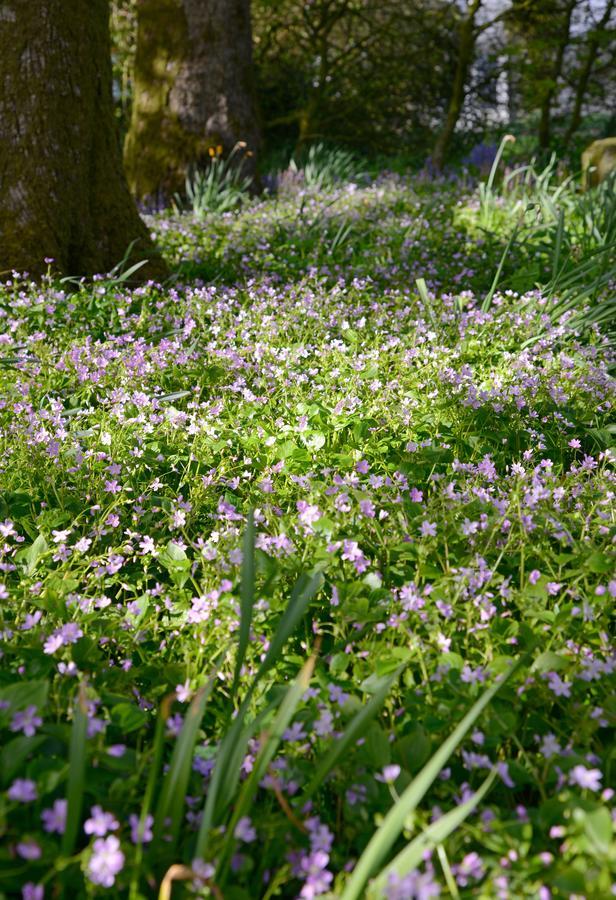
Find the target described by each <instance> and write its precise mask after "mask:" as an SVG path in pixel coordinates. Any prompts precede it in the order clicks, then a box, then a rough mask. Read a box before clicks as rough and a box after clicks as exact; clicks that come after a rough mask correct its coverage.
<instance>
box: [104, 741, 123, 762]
mask: <svg viewBox="0 0 616 900" xmlns="http://www.w3.org/2000/svg"><path fill="white" fill-rule="evenodd" d="M107 753H108V754H109V756H114V757H116V759H119V758H120V757H122V756H124V754H125V753H126V744H110V746H109V747H107Z"/></svg>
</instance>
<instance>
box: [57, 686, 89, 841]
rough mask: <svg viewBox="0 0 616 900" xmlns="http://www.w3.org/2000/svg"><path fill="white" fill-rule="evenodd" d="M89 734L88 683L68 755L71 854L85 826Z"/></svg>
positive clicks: (80, 696)
mask: <svg viewBox="0 0 616 900" xmlns="http://www.w3.org/2000/svg"><path fill="white" fill-rule="evenodd" d="M87 734H88V700H87V696H86V686H85V684H80V685H79V691H78V693H77V699H76V702H75V706H74V707H73V725H72V727H71V743H70V749H69V758H68V765H69V768H68V789H67V796H66V799H67V807H66V827H65V829H64V834H63V835H62V853H63V855H64V856H70V855H71V854H72V852H73V850H74V849H75V841H76V840H77V834H78V833H79V826H80V825H81V810H82V807H83V794H84V787H85V775H86V738H87Z"/></svg>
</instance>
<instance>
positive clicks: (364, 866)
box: [341, 655, 528, 900]
mask: <svg viewBox="0 0 616 900" xmlns="http://www.w3.org/2000/svg"><path fill="white" fill-rule="evenodd" d="M527 658H528V656H527V655H525V656H523V657H521V658H520V659H518V660H517V661H516V662H515V663H514V664H513V665H512V666H511V668H510V669H509V671H508V672H507V673H506V674H505V675H504V676H502V677H500V678H499V679H498V680H497V682H496V683H495V684H493V685H492V687H491V688H488V690H487V691H485V692H484V693H483V694H482V695H481V697H480V698H479V700H477V702H476V703H475V704H473V706H472V707H471V709H470V710H469V711H468V713H467V714H466V715H465V716H464V718H463V719H462V721H461V722H460V723H459V725H458V726H457V727H456V728H455V729H454V730H453V732H452V733H451V734H450V736H449V737H448V738H447V740H446V741H444V742H443V743H442V744H441V746H440V747H439V749H438V750H437V751H436V753H435V754H434V755H433V756H432V758H431V759H429V760H428V762H427V763H426V764H425V766H424V767H423V769H422V770H421V772H420V773H419V774H418V775H417V776H416V777H415V778H414V779H413V781H412V782H411V783H410V784H409V786H408V787H407V789H406V790H405V791H404V793H403V794H402V796H401V797H400V799H399V800H398V802H397V803H396V804H395V805H394V806H393V807H392V808H391V809H390V810H389V812H388V813H387V815H386V816H385V819H384V820H383V823H382V824H381V825H380V827H379V828H378V829H377V831H376V832H375V833H374V835H373V836H372V839H371V840H370V842H369V844H368V846H367V847H366V849H365V850H364V852H363V853H362V855H361V857H360V859H359V860H358V862H357V865H356V866H355V868H354V869H353V873H352V875H351V878H350V879H349V881H348V883H347V885H346V887H345V889H344V892H343V894H342V897H341V900H356V898H357V897H359V896H361V894H362V892H363V890H364V887H365V884H366V881H367V880H368V878H369V877H370V875H371V874H372V873H373V872H374V870H375V869H376V868H377V866H378V865H379V864H380V863H381V861H382V860H383V857H384V856H385V855H386V854H387V852H388V851H389V850H390V848H391V847H392V846H393V844H394V842H395V841H396V840H397V839H398V836H399V835H400V833H401V831H402V829H403V828H404V823H405V821H406V819H407V817H408V816H409V815H410V814H411V813H412V812H413V811H414V810H415V809H416V807H417V805H418V804H419V803H420V802H421V800H422V799H423V797H424V796H425V794H426V793H427V791H428V790H429V788H430V786H431V785H432V782H433V781H434V780H435V778H436V777H437V776H438V773H439V772H440V771H441V769H442V768H443V766H444V765H445V763H446V762H447V760H448V759H449V757H450V756H451V755H452V753H453V752H454V751H455V750H456V748H457V747H458V744H460V742H461V741H462V739H463V738H464V736H465V734H466V733H467V731H468V730H469V729H470V728H471V727H472V726H473V725H474V724H475V722H476V721H477V719H478V718H479V716H480V715H481V713H482V712H483V710H484V709H485V708H486V706H487V705H488V704H489V703H490V701H491V700H492V698H493V697H494V696H495V695H496V694H497V693H498V691H500V689H501V688H502V687H503V685H504V684H505V683H506V682H507V681H508V680H509V678H511V676H512V675H513V673H514V672H515V671H517V669H519V667H520V666H521V665H522V663H523V662H525V661H526V659H527Z"/></svg>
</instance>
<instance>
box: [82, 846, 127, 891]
mask: <svg viewBox="0 0 616 900" xmlns="http://www.w3.org/2000/svg"><path fill="white" fill-rule="evenodd" d="M123 866H124V854H123V853H122V850H121V849H120V841H119V840H118V838H117V837H116V836H115V835H113V834H112V835H110V836H109V837H106V838H98V839H97V840H96V841H94V844H93V845H92V855H91V856H90V859H89V861H88V867H87V870H86V871H87V875H88V878H89V879H90V881H91V882H92V884H98V885H100V886H101V887H113V885H114V883H115V877H116V875H117V874H118V872H121V871H122V867H123Z"/></svg>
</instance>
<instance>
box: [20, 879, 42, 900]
mask: <svg viewBox="0 0 616 900" xmlns="http://www.w3.org/2000/svg"><path fill="white" fill-rule="evenodd" d="M44 896H45V888H44V887H43V885H42V884H34V882H33V881H28V882H27V884H24V886H23V887H22V889H21V897H22V900H43V897H44Z"/></svg>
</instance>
